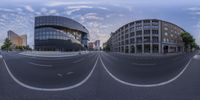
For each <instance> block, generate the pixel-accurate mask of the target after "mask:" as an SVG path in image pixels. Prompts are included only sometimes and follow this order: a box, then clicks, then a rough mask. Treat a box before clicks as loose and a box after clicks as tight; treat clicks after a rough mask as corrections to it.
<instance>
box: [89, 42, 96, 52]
mask: <svg viewBox="0 0 200 100" xmlns="http://www.w3.org/2000/svg"><path fill="white" fill-rule="evenodd" d="M94 47H95V45H94V42H89V43H88V49H89V50H94Z"/></svg>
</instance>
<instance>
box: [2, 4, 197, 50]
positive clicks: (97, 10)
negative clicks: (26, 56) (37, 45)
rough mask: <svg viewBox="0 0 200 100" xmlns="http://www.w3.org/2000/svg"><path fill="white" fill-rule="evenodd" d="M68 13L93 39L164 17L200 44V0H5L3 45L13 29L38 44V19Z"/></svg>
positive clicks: (104, 40) (106, 37)
mask: <svg viewBox="0 0 200 100" xmlns="http://www.w3.org/2000/svg"><path fill="white" fill-rule="evenodd" d="M42 15H58V16H65V17H68V18H71V19H74V20H76V21H77V22H79V23H81V24H82V25H84V26H85V27H86V28H87V29H88V30H89V34H90V36H89V37H90V41H89V42H93V41H95V40H101V44H102V43H104V42H106V41H107V39H108V38H109V36H110V33H111V32H114V31H116V30H117V29H118V28H119V27H120V26H123V25H124V24H126V23H129V22H131V21H135V20H139V19H161V20H165V21H169V22H172V23H174V24H177V25H178V26H180V27H182V28H183V29H185V30H186V31H187V32H189V33H191V34H192V35H193V36H194V38H195V39H196V42H197V43H198V44H199V45H200V0H98V1H97V0H1V1H0V46H1V45H2V44H3V41H4V39H5V38H6V37H7V31H8V30H12V31H14V32H16V33H17V34H19V35H23V34H27V35H28V45H29V46H31V47H32V46H33V45H34V38H33V37H34V18H35V17H36V16H42Z"/></svg>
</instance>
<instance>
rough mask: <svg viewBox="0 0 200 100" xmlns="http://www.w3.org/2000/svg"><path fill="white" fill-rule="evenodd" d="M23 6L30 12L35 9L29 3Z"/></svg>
mask: <svg viewBox="0 0 200 100" xmlns="http://www.w3.org/2000/svg"><path fill="white" fill-rule="evenodd" d="M24 8H25V9H26V10H28V11H30V12H34V11H35V10H34V9H33V8H32V7H31V6H30V5H26V6H24Z"/></svg>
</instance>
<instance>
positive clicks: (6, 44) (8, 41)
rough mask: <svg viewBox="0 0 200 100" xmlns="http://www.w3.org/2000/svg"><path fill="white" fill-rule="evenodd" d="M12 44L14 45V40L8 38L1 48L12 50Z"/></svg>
mask: <svg viewBox="0 0 200 100" xmlns="http://www.w3.org/2000/svg"><path fill="white" fill-rule="evenodd" d="M11 46H12V42H11V41H10V40H9V39H8V38H6V39H5V41H4V43H3V45H2V46H1V49H2V50H7V51H8V50H11Z"/></svg>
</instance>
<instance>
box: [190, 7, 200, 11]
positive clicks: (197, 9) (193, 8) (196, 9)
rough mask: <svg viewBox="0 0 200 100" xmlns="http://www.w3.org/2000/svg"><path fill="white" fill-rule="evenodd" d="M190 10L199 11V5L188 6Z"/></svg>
mask: <svg viewBox="0 0 200 100" xmlns="http://www.w3.org/2000/svg"><path fill="white" fill-rule="evenodd" d="M188 10H190V11H200V7H190V8H188Z"/></svg>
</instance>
